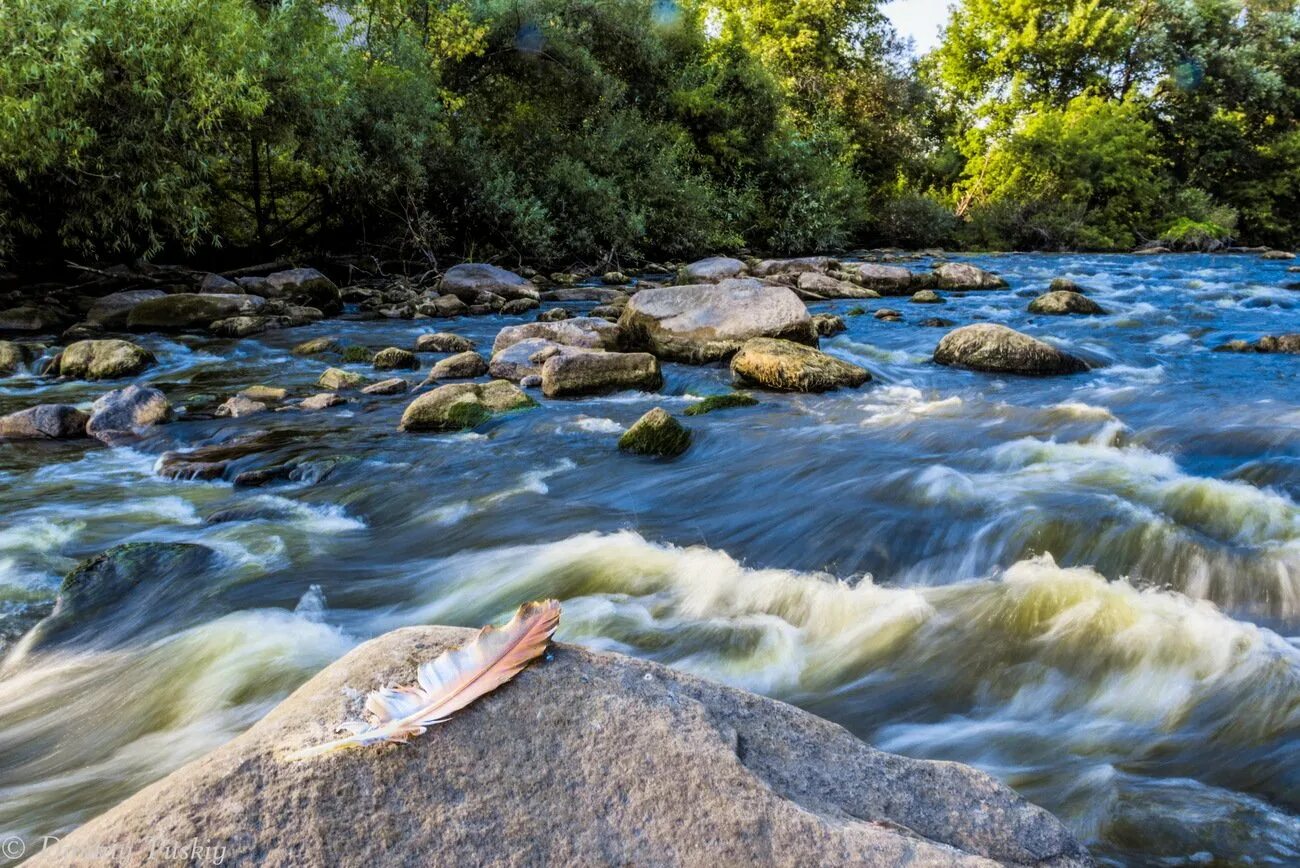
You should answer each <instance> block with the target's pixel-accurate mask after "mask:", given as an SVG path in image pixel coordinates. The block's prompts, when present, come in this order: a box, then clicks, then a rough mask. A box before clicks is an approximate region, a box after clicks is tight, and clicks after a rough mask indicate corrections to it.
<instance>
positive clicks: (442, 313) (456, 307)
mask: <svg viewBox="0 0 1300 868" xmlns="http://www.w3.org/2000/svg"><path fill="white" fill-rule="evenodd" d="M416 311H417V312H418V313H422V314H424V315H425V316H433V317H442V318H449V317H454V316H465V315H466V314H468V313H469V305H467V304H465V302H463V301H461V300H460V299H459V298H457V297H456V296H454V295H440V296H438V297H437V298H434V299H431V300H429V301H425V302H422V303H421V304H420V305H419V306H418V307H417V308H416Z"/></svg>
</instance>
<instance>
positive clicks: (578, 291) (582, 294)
mask: <svg viewBox="0 0 1300 868" xmlns="http://www.w3.org/2000/svg"><path fill="white" fill-rule="evenodd" d="M626 298H627V293H626V292H623V291H622V290H619V289H610V288H609V287H607V286H572V287H564V288H562V289H548V290H547V291H546V292H543V293H542V301H598V302H600V303H601V304H612V303H613V302H615V301H617V300H619V299H626Z"/></svg>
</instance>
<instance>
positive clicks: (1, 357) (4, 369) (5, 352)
mask: <svg viewBox="0 0 1300 868" xmlns="http://www.w3.org/2000/svg"><path fill="white" fill-rule="evenodd" d="M22 366H23V350H22V347H20V346H18V344H16V343H14V342H12V341H0V377H7V376H9V375H10V374H12V373H15V372H16V371H17V370H18V369H19V368H21V367H22Z"/></svg>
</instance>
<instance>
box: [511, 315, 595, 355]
mask: <svg viewBox="0 0 1300 868" xmlns="http://www.w3.org/2000/svg"><path fill="white" fill-rule="evenodd" d="M533 338H542V339H544V340H548V341H551V342H552V343H557V344H564V345H565V346H570V347H581V348H583V349H590V350H612V349H616V348H617V347H618V341H619V329H618V326H616V325H614V324H612V323H610V322H607V321H605V320H603V319H596V318H594V317H587V316H580V317H573V318H571V319H564V320H557V321H555V322H528V323H523V324H522V325H515V326H506V327H505V328H503V329H502V330H501V331H499V332H497V336H496V340H494V341H493V342H492V355H493V356H495V355H496V354H497V353H499V352H501V351H502V350H505V349H508V348H510V347H511V346H513V345H515V344H517V343H520V342H521V341H526V340H530V339H533Z"/></svg>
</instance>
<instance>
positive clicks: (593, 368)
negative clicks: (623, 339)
mask: <svg viewBox="0 0 1300 868" xmlns="http://www.w3.org/2000/svg"><path fill="white" fill-rule="evenodd" d="M663 384H664V378H663V375H662V374H661V373H660V371H659V360H658V359H656V358H655V357H654V356H652V355H650V354H649V353H598V352H586V353H573V354H568V353H562V352H557V353H556V354H555V355H553V356H551V357H550V358H548V359H547V360H546V362H545V363H544V364H543V365H542V394H544V395H546V397H548V398H563V397H570V396H573V395H592V394H600V393H603V392H615V391H621V390H624V389H638V390H641V391H645V392H656V391H658V390H659V389H660V388H662V387H663Z"/></svg>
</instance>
